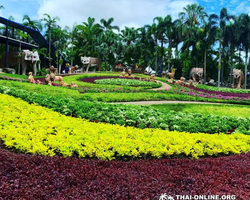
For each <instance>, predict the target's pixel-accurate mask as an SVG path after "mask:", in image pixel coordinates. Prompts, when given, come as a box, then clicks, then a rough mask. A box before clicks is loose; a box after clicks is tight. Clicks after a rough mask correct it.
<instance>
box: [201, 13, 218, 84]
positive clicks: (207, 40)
mask: <svg viewBox="0 0 250 200" xmlns="http://www.w3.org/2000/svg"><path fill="white" fill-rule="evenodd" d="M217 20H218V16H217V15H214V14H211V15H209V17H208V22H207V23H205V24H204V26H203V28H202V29H201V30H202V31H201V32H200V33H201V34H202V35H201V49H204V70H203V72H204V83H206V71H207V70H206V69H207V50H208V49H211V45H213V44H214V42H215V40H216V32H217V28H218V27H217V26H216V25H217V22H216V21H217Z"/></svg>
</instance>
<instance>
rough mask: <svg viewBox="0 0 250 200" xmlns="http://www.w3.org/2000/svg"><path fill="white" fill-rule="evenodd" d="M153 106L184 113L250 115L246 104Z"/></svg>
mask: <svg viewBox="0 0 250 200" xmlns="http://www.w3.org/2000/svg"><path fill="white" fill-rule="evenodd" d="M152 107H154V108H157V109H158V110H160V111H161V112H169V111H173V110H174V111H177V112H184V113H201V114H215V115H218V116H236V117H243V118H246V117H250V107H249V106H245V105H216V104H215V105H209V104H156V105H152Z"/></svg>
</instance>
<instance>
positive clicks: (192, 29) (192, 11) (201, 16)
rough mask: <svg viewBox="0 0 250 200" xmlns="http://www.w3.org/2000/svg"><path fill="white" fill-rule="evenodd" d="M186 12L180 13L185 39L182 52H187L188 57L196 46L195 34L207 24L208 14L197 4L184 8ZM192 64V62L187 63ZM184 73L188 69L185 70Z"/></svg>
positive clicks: (180, 24)
mask: <svg viewBox="0 0 250 200" xmlns="http://www.w3.org/2000/svg"><path fill="white" fill-rule="evenodd" d="M183 9H184V11H183V12H180V13H179V18H180V22H181V23H179V26H181V29H182V36H184V37H183V39H184V43H183V47H182V50H183V51H184V50H186V53H185V54H186V55H188V56H189V48H190V46H193V47H194V45H195V44H196V38H195V33H196V32H197V30H198V29H199V28H200V26H201V25H203V24H204V23H205V19H206V17H207V13H206V12H205V10H204V8H203V7H202V6H200V5H197V4H191V5H187V7H184V8H183ZM187 63H189V64H190V61H189V62H187ZM186 67H187V68H189V67H190V66H188V65H187V66H185V68H186ZM185 68H184V71H185V70H187V73H188V69H185Z"/></svg>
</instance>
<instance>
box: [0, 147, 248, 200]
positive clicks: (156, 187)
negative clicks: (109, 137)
mask: <svg viewBox="0 0 250 200" xmlns="http://www.w3.org/2000/svg"><path fill="white" fill-rule="evenodd" d="M0 160H1V162H0V174H1V176H0V183H1V184H0V187H1V190H0V197H2V198H5V199H65V198H66V199H82V200H86V199H111V200H112V199H113V200H117V199H152V200H158V199H159V198H160V195H161V194H164V193H166V194H168V195H171V196H173V197H175V195H201V194H202V195H235V196H236V199H237V200H246V199H249V192H250V185H249V182H250V177H249V168H250V165H249V163H250V154H249V153H248V154H244V155H234V156H229V157H220V158H206V159H199V160H190V159H162V160H160V159H154V160H139V161H129V162H122V161H101V160H89V159H88V160H87V159H77V158H63V157H59V156H55V157H47V156H32V155H27V154H14V153H11V152H8V151H6V150H1V149H0Z"/></svg>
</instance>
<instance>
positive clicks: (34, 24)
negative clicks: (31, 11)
mask: <svg viewBox="0 0 250 200" xmlns="http://www.w3.org/2000/svg"><path fill="white" fill-rule="evenodd" d="M23 25H24V26H28V27H30V28H33V29H35V30H38V31H40V32H41V31H42V30H43V26H42V23H41V20H31V19H30V17H29V16H28V15H24V16H23Z"/></svg>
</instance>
